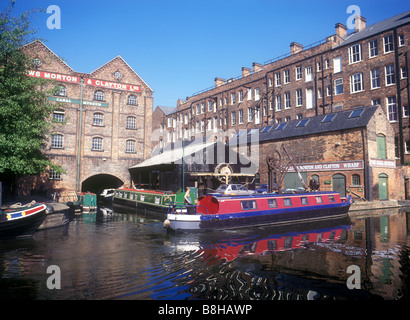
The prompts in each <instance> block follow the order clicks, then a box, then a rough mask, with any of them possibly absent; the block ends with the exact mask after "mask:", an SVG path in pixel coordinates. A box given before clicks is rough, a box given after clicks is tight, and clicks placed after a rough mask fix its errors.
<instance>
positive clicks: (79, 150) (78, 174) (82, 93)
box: [75, 79, 84, 192]
mask: <svg viewBox="0 0 410 320" xmlns="http://www.w3.org/2000/svg"><path fill="white" fill-rule="evenodd" d="M80 92H81V95H80V110H79V121H78V141H77V178H76V183H75V189H76V191H77V192H80V191H81V189H80V175H81V142H82V136H83V95H84V79H81V80H80Z"/></svg>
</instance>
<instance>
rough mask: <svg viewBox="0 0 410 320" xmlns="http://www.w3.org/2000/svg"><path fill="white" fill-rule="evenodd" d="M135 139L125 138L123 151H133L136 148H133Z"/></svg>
mask: <svg viewBox="0 0 410 320" xmlns="http://www.w3.org/2000/svg"><path fill="white" fill-rule="evenodd" d="M135 145H136V143H135V141H134V140H127V141H126V146H125V152H127V153H135V152H136V148H135Z"/></svg>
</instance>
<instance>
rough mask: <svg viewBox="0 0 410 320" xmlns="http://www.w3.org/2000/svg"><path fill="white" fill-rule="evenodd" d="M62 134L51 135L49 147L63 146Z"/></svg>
mask: <svg viewBox="0 0 410 320" xmlns="http://www.w3.org/2000/svg"><path fill="white" fill-rule="evenodd" d="M63 147H64V143H63V135H62V134H53V135H51V148H60V149H61V148H63Z"/></svg>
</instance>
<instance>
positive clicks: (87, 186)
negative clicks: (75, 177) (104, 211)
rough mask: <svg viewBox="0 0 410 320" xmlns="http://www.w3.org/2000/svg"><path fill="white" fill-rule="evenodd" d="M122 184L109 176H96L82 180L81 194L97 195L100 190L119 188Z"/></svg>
mask: <svg viewBox="0 0 410 320" xmlns="http://www.w3.org/2000/svg"><path fill="white" fill-rule="evenodd" d="M123 184H124V182H123V181H122V180H121V179H119V178H117V177H115V176H113V175H110V174H97V175H95V176H91V177H89V178H88V179H86V180H84V181H83V183H82V184H81V191H82V192H86V191H89V192H92V193H96V194H97V195H99V194H100V193H101V191H102V190H104V189H109V188H118V187H121V186H122V185H123Z"/></svg>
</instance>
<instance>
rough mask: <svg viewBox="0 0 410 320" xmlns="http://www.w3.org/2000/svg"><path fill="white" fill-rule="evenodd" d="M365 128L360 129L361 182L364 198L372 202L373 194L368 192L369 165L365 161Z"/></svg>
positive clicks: (369, 185) (369, 183) (369, 184)
mask: <svg viewBox="0 0 410 320" xmlns="http://www.w3.org/2000/svg"><path fill="white" fill-rule="evenodd" d="M365 130H366V128H362V130H361V131H362V145H363V182H364V198H365V199H367V200H373V194H371V192H370V188H371V186H372V184H371V181H370V179H369V178H370V175H369V163H368V161H367V157H368V154H367V148H366V146H367V145H366V144H367V135H366V131H365Z"/></svg>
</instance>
